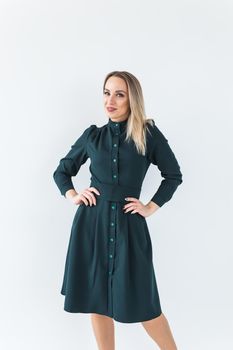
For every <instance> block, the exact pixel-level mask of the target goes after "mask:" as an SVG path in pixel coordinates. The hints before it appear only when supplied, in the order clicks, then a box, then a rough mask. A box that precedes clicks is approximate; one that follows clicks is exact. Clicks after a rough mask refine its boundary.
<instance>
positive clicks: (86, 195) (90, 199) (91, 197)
mask: <svg viewBox="0 0 233 350" xmlns="http://www.w3.org/2000/svg"><path fill="white" fill-rule="evenodd" d="M83 195H84V196H85V197H86V198H87V199H88V200H89V203H90V206H92V204H93V200H94V201H95V198H94V199H93V197H94V196H93V194H91V192H88V191H84V192H83Z"/></svg>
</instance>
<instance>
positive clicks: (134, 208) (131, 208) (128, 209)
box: [125, 206, 138, 213]
mask: <svg viewBox="0 0 233 350" xmlns="http://www.w3.org/2000/svg"><path fill="white" fill-rule="evenodd" d="M131 210H138V208H136V207H135V206H131V207H130V208H127V209H126V210H125V213H128V212H129V211H131Z"/></svg>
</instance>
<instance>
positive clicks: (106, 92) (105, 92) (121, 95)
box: [104, 91, 124, 97]
mask: <svg viewBox="0 0 233 350" xmlns="http://www.w3.org/2000/svg"><path fill="white" fill-rule="evenodd" d="M106 94H109V92H108V91H104V95H106ZM116 95H117V96H120V97H124V95H123V94H120V93H119V94H116Z"/></svg>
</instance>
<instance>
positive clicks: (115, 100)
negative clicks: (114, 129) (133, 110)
mask: <svg viewBox="0 0 233 350" xmlns="http://www.w3.org/2000/svg"><path fill="white" fill-rule="evenodd" d="M103 94H104V109H105V111H106V114H107V115H108V117H109V118H110V119H111V120H113V121H123V120H125V119H127V118H128V113H129V110H130V106H129V97H128V88H127V84H126V82H125V81H124V79H122V78H119V77H115V76H112V77H110V78H108V80H107V82H106V84H105V88H104V91H103Z"/></svg>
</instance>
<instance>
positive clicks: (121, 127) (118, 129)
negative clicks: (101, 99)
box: [108, 118, 128, 135]
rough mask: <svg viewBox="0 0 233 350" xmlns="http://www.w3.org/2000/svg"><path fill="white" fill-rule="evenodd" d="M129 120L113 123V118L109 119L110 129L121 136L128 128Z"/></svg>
mask: <svg viewBox="0 0 233 350" xmlns="http://www.w3.org/2000/svg"><path fill="white" fill-rule="evenodd" d="M127 122H128V119H126V120H123V121H115V122H114V121H113V120H112V119H111V118H109V119H108V126H109V128H110V129H111V130H112V131H113V132H114V133H115V134H116V135H118V134H120V133H122V132H123V131H125V129H126V126H127Z"/></svg>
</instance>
